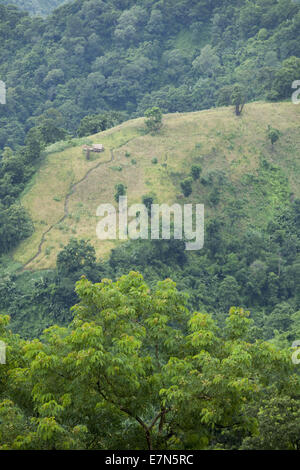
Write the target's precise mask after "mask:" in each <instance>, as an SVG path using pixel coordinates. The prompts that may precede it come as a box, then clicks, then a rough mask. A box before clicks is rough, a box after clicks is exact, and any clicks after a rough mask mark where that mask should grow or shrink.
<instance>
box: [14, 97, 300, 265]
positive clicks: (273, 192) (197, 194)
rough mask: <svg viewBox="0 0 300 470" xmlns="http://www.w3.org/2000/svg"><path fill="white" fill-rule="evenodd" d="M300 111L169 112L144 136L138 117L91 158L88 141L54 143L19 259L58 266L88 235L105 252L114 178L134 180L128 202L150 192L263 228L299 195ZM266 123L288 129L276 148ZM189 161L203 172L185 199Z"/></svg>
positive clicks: (289, 107) (270, 107) (106, 135)
mask: <svg viewBox="0 0 300 470" xmlns="http://www.w3.org/2000/svg"><path fill="white" fill-rule="evenodd" d="M299 116H300V108H299V107H297V106H295V105H293V104H291V103H274V104H266V103H253V104H249V105H247V106H246V107H245V111H244V113H243V115H242V116H241V117H240V118H237V117H236V116H235V115H234V113H233V110H232V108H219V109H215V110H209V111H201V112H194V113H184V114H169V115H166V116H164V127H163V129H162V131H161V132H160V133H159V134H158V135H155V136H152V135H149V134H148V135H147V134H145V131H144V120H143V119H142V118H139V119H136V120H132V121H128V122H126V123H123V124H121V125H120V126H118V127H116V128H114V129H110V130H107V131H105V132H102V133H100V134H97V135H94V136H91V137H90V138H89V141H91V142H94V143H96V142H97V143H103V144H104V146H105V152H104V153H101V154H94V156H93V160H91V161H86V160H85V156H84V154H83V152H82V142H76V141H74V142H73V143H72V146H71V144H70V146H69V147H68V148H66V149H65V150H62V151H55V150H56V149H57V148H58V147H59V144H54V146H52V147H50V148H48V149H47V155H46V157H45V160H44V162H43V164H42V165H41V168H40V170H39V171H38V173H37V174H36V176H35V178H34V181H32V182H31V183H30V185H29V186H28V187H27V188H26V190H25V191H24V194H23V196H22V198H21V202H22V204H23V205H24V206H25V207H26V209H27V210H28V211H29V213H30V216H31V217H32V220H33V221H34V226H35V232H34V234H33V235H32V236H31V237H30V238H29V239H27V240H25V241H24V242H23V243H21V244H20V245H19V247H18V248H17V250H16V251H15V252H14V253H13V256H14V259H15V260H16V261H17V262H19V263H21V264H22V265H25V267H26V269H32V270H36V269H47V268H50V267H54V265H55V260H56V256H57V252H58V251H59V250H60V249H61V248H62V247H63V246H64V245H66V244H67V242H68V240H69V239H70V238H72V237H74V238H84V239H89V240H90V241H91V243H92V244H93V245H94V247H95V249H96V253H97V256H98V257H99V258H100V259H101V258H103V257H106V256H107V255H108V253H109V251H110V250H111V248H112V247H113V246H115V243H119V242H111V241H105V242H104V241H100V240H98V239H97V237H96V224H97V217H96V208H97V207H98V205H99V204H101V203H107V202H110V203H113V204H115V201H114V194H115V185H116V184H117V183H124V184H125V185H126V186H127V188H128V189H127V193H128V200H129V204H131V203H134V202H141V200H142V197H143V195H145V194H149V193H152V194H154V195H155V199H156V201H157V202H160V203H163V202H165V203H172V202H175V201H176V202H179V203H185V202H194V203H196V202H198V203H204V204H205V207H206V217H207V218H209V217H210V214H213V213H218V214H219V215H220V218H222V217H232V230H233V231H239V230H244V229H245V228H246V227H248V226H249V225H250V226H262V225H265V224H266V223H267V222H268V220H270V218H271V217H272V216H273V215H274V213H275V212H276V210H277V208H278V207H282V205H284V204H285V203H286V201H287V200H288V198H289V197H299V196H300V189H299V183H298V179H299V176H300V158H299V150H300V137H299V135H300V134H299V129H300V125H299ZM268 125H271V126H272V127H274V128H277V129H279V130H280V132H281V137H280V139H279V141H278V142H277V143H276V144H275V146H274V149H273V150H272V148H271V144H270V141H268V139H267V137H266V130H267V127H268ZM64 145H65V146H67V144H64ZM73 145H75V146H73ZM155 158H156V159H157V163H155V160H154V159H155ZM192 164H200V165H201V166H202V169H203V171H202V175H201V178H200V180H199V181H196V182H194V183H193V194H192V195H191V196H190V197H189V198H188V199H186V198H184V197H183V195H182V192H181V188H180V182H181V181H182V180H183V179H184V178H185V177H187V176H189V172H190V167H191V165H192ZM215 193H218V198H217V199H219V202H218V201H217V202H216V201H215V200H214V198H213V197H212V195H214V194H215Z"/></svg>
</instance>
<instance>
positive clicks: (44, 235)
mask: <svg viewBox="0 0 300 470" xmlns="http://www.w3.org/2000/svg"><path fill="white" fill-rule="evenodd" d="M114 159H115V156H114V149H110V160H108V161H106V162H102V161H100V162H98V163H97V165H95V166H94V167H93V168H90V169H89V170H88V171H87V172H86V174H85V175H84V177H83V178H81V180H79V181H77V182H76V183H74V184H72V186H71V188H70V191H69V192H68V194H67V195H66V197H65V202H64V215H63V216H62V217H61V218H60V219H59V220H58V221H57V222H55V224H52V225H50V227H48V228H47V230H46V231H45V232H44V233H43V234H42V238H41V241H40V243H39V246H38V250H37V252H36V254H35V255H34V256H32V258H30V260H28V261H27V262H26V263H25V264H24V265H23V266H22V267H21V268H19V269H18V271H25V270H26V266H28V265H29V264H30V263H32V262H33V261H34V260H35V259H36V258H37V257H38V256H39V255H40V254H41V252H42V248H43V244H44V243H45V241H46V236H47V235H48V233H49V232H51V230H52V229H53V228H54V227H56V225H59V224H61V223H62V222H63V221H64V220H65V219H66V218H67V217H68V216H69V200H70V197H71V196H72V195H73V194H74V192H75V191H76V188H77V186H79V185H80V184H81V183H83V182H84V181H85V180H87V178H88V177H89V175H90V174H91V173H92V172H93V171H95V170H97V168H99V167H100V166H101V165H105V164H109V163H111V162H113V161H114ZM29 271H30V270H29Z"/></svg>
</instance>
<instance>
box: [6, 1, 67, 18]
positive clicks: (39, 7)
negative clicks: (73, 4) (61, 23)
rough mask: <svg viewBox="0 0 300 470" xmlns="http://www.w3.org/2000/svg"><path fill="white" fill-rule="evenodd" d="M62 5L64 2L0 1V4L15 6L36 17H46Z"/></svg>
mask: <svg viewBox="0 0 300 470" xmlns="http://www.w3.org/2000/svg"><path fill="white" fill-rule="evenodd" d="M63 3H66V0H0V4H3V5H16V6H17V7H18V8H20V10H24V11H28V12H29V13H30V14H31V15H36V16H46V15H48V14H49V13H51V12H52V11H53V10H55V8H57V7H58V6H60V5H62V4H63Z"/></svg>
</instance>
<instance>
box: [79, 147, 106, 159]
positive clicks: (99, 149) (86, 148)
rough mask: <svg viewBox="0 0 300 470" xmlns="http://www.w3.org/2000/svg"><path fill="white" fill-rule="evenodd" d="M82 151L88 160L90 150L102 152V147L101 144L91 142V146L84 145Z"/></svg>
mask: <svg viewBox="0 0 300 470" xmlns="http://www.w3.org/2000/svg"><path fill="white" fill-rule="evenodd" d="M83 151H84V152H85V154H86V159H87V160H89V159H90V153H91V152H95V153H100V152H104V147H103V145H102V144H93V145H92V146H89V145H84V146H83Z"/></svg>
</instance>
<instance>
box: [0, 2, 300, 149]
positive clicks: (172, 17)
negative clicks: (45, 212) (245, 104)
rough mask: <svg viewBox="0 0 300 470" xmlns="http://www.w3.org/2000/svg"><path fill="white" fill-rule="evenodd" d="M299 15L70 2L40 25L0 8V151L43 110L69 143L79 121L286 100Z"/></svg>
mask: <svg viewBox="0 0 300 470" xmlns="http://www.w3.org/2000/svg"><path fill="white" fill-rule="evenodd" d="M299 9H300V6H299V5H298V4H296V3H293V2H292V1H291V0H279V1H278V0H255V1H251V2H249V1H246V0H230V1H229V0H227V1H224V0H222V1H221V0H200V1H199V0H178V1H176V2H174V1H173V0H163V1H162V0H160V1H156V0H152V1H151V0H150V1H149V0H144V1H143V0H140V1H138V2H137V1H133V0H127V1H122V2H120V1H119V0H107V1H102V0H84V1H83V0H78V1H76V2H73V3H71V4H66V5H64V6H62V7H61V8H60V9H58V10H57V11H55V12H54V13H53V14H52V15H51V16H50V17H48V18H47V19H45V20H42V19H40V18H30V17H28V15H27V14H26V13H24V12H21V11H16V10H15V9H12V8H10V7H5V6H3V5H1V6H0V40H1V52H0V79H1V80H3V81H5V82H6V84H7V88H8V100H7V106H5V107H3V106H2V107H1V108H0V124H1V129H0V148H1V147H2V148H3V147H4V146H5V145H8V146H10V147H13V148H15V147H16V146H17V145H18V144H22V143H23V142H24V138H25V134H26V132H27V131H28V130H29V128H30V127H32V126H33V125H34V124H35V123H38V122H39V121H40V119H41V116H44V115H45V114H46V113H47V110H49V109H50V108H55V109H56V111H58V112H59V113H60V115H61V122H62V127H64V128H65V129H66V130H67V131H68V132H70V133H72V134H74V133H75V132H76V129H77V128H78V125H79V123H80V120H81V118H82V117H84V116H85V115H87V114H97V113H101V112H103V111H105V110H108V111H111V110H119V111H125V112H126V113H127V116H128V117H134V116H138V115H143V113H144V111H145V110H146V109H147V108H149V107H150V106H152V105H159V106H160V107H161V108H162V110H163V112H176V111H179V112H182V111H193V110H199V109H205V108H211V107H213V106H216V105H218V104H228V99H229V98H228V85H232V84H233V83H236V82H239V83H240V84H241V85H243V87H244V88H245V93H246V96H247V99H248V100H254V99H256V100H257V99H262V98H263V99H264V98H266V97H268V98H269V99H273V100H277V99H283V98H287V97H290V94H291V82H292V81H293V80H297V79H298V78H299V75H300V59H299V56H300V45H299V41H298V37H299V29H300V13H299Z"/></svg>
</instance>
